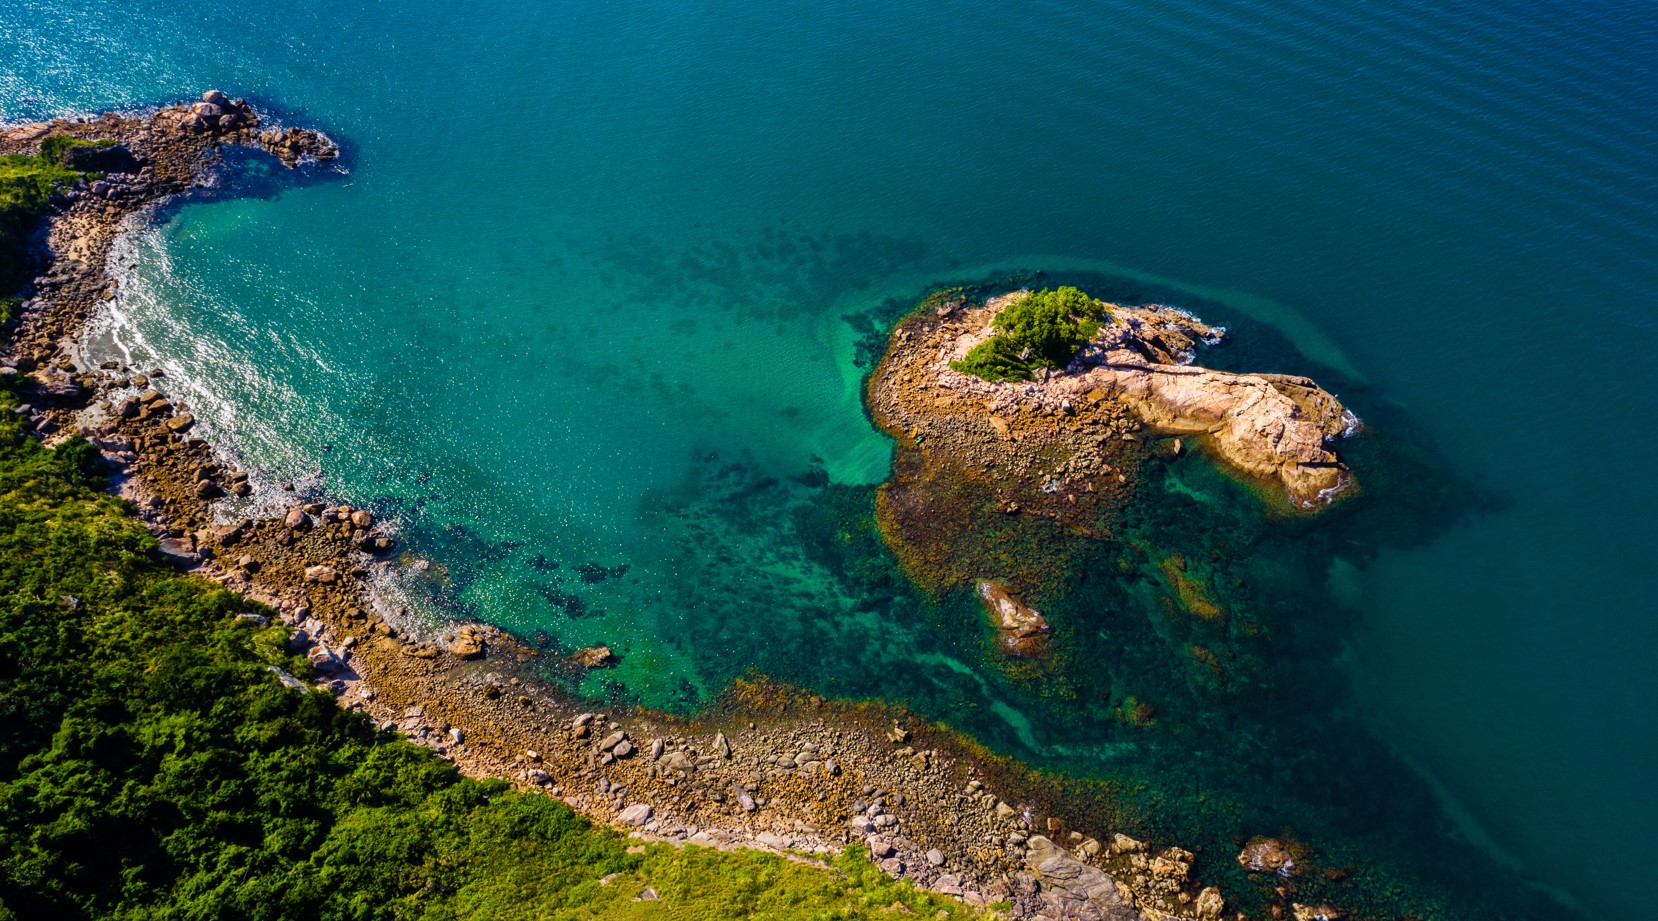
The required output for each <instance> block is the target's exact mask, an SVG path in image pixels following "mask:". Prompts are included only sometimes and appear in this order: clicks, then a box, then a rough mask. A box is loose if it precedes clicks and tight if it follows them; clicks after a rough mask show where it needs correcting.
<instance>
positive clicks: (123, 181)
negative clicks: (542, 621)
mask: <svg viewBox="0 0 1658 921" xmlns="http://www.w3.org/2000/svg"><path fill="white" fill-rule="evenodd" d="M261 127H262V119H261V117H260V115H259V114H258V112H257V111H256V110H255V109H254V108H252V107H251V106H249V105H248V104H247V103H245V102H243V101H241V100H231V99H228V98H226V97H225V95H224V94H222V93H219V92H217V91H210V92H208V93H206V94H204V95H203V97H202V100H201V101H200V102H196V103H192V104H187V105H180V106H170V107H167V108H163V109H161V110H159V111H156V112H151V113H144V114H129V115H120V114H109V115H104V116H102V117H99V118H93V119H84V120H59V121H54V122H50V123H42V124H35V125H24V126H20V127H13V128H9V129H4V130H0V153H33V152H34V151H35V150H37V149H38V146H39V143H40V141H41V139H42V138H44V137H47V136H49V135H52V134H68V135H72V136H75V137H78V138H84V139H87V140H109V141H115V142H117V145H116V147H114V148H105V149H104V151H103V152H102V153H100V154H98V156H99V157H100V158H101V159H100V160H99V161H98V169H99V171H101V172H105V173H106V176H105V178H103V179H100V180H98V181H96V182H93V183H90V184H88V185H85V186H84V187H81V188H77V189H74V190H71V191H69V192H67V193H66V194H65V195H63V196H61V198H60V199H59V200H58V201H56V202H55V203H54V205H53V208H52V211H51V213H50V214H49V216H48V219H47V222H46V227H45V231H44V235H43V237H42V238H41V241H40V243H41V245H40V252H39V256H40V259H41V266H40V273H39V275H38V277H36V278H35V279H34V280H33V282H31V283H30V284H29V285H28V286H27V288H26V289H25V292H24V296H25V299H26V300H25V304H24V309H23V312H22V315H21V316H20V318H19V319H18V320H16V321H14V322H13V324H12V325H11V327H10V328H9V329H8V330H7V331H6V332H7V335H6V339H5V345H4V350H3V357H0V374H3V375H4V376H5V377H8V378H12V379H17V381H18V384H19V389H20V391H21V392H22V393H23V394H24V398H25V399H26V400H27V402H26V403H25V404H24V405H21V406H19V407H18V408H17V409H16V412H18V413H19V414H21V415H24V416H26V417H27V418H28V420H29V422H30V424H31V425H32V427H33V430H34V432H35V433H36V434H37V435H38V436H39V437H41V438H43V439H45V440H47V441H48V442H51V441H55V440H57V439H61V438H63V437H67V435H68V434H70V433H75V432H78V433H81V434H83V435H84V436H85V437H87V438H88V439H89V440H91V441H92V442H93V443H94V444H95V445H97V446H98V448H99V449H100V450H101V451H102V455H103V457H104V459H105V461H106V462H107V464H108V466H109V467H110V470H111V473H112V482H113V483H114V484H116V488H118V489H119V490H120V491H121V493H122V494H124V495H126V496H127V497H129V498H131V499H132V500H133V501H134V502H135V504H136V506H137V512H136V514H137V516H138V517H139V518H140V519H141V520H142V521H143V522H144V523H145V524H146V525H147V526H148V527H149V528H150V529H151V531H152V532H153V533H154V534H155V535H156V536H157V537H158V538H159V539H160V544H161V546H160V553H162V554H164V555H165V556H166V557H168V558H170V559H171V560H172V561H173V562H174V563H175V564H176V565H178V566H179V567H181V568H184V569H187V570H190V571H193V572H195V573H198V574H200V575H201V576H203V577H205V578H209V579H213V580H217V581H218V582H221V583H223V584H224V585H226V586H227V587H229V588H231V589H233V590H235V591H238V592H240V593H243V594H244V595H245V596H246V597H248V598H249V599H251V600H254V601H257V602H261V603H263V604H264V605H266V606H268V607H269V608H270V609H271V610H273V611H274V612H275V613H276V615H277V616H279V617H280V618H281V619H282V620H284V621H285V622H286V623H288V624H289V625H291V626H292V627H293V628H294V632H293V638H292V643H293V645H294V648H295V649H298V650H303V651H304V652H305V654H306V655H307V656H308V657H309V659H310V661H311V662H312V663H313V664H314V665H315V667H316V672H317V677H315V678H309V679H306V680H301V679H300V678H298V677H296V676H293V675H289V674H285V673H283V674H279V675H278V677H279V678H280V679H281V680H282V681H284V682H285V683H288V684H290V685H294V686H297V687H301V688H303V687H305V686H306V685H307V684H308V683H314V684H315V685H316V686H317V687H319V688H322V689H324V690H326V691H328V692H330V693H332V694H334V695H336V696H337V697H338V698H339V700H340V701H341V703H342V704H343V705H344V706H347V707H350V708H352V709H356V710H360V711H364V712H366V713H367V714H369V715H370V716H371V717H372V718H373V719H375V720H377V721H378V722H379V723H380V725H382V726H383V727H385V728H387V729H396V730H397V731H399V732H401V733H403V734H404V735H405V736H406V737H408V738H409V739H411V740H413V741H415V742H417V743H419V744H422V745H426V746H428V747H430V748H432V749H434V750H435V751H436V752H438V753H439V754H441V755H442V756H443V757H446V758H449V759H452V760H453V761H454V762H455V763H456V764H457V765H458V766H459V767H460V768H461V769H462V770H463V771H465V772H466V773H468V774H471V775H474V776H479V777H500V778H504V779H507V780H509V781H511V782H513V783H515V784H517V785H518V786H520V787H521V788H524V789H528V790H537V791H542V792H544V793H546V794H547V795H551V796H556V797H559V798H560V799H562V800H563V801H565V802H567V803H569V804H570V805H571V806H572V807H574V808H575V809H577V810H579V811H580V812H582V813H583V814H585V815H587V816H589V817H590V818H592V819H594V820H596V821H598V822H601V823H607V824H610V825H615V826H619V827H621V828H623V829H626V830H628V831H629V832H631V833H633V834H636V835H639V836H641V837H646V838H652V839H657V840H666V841H674V842H693V843H697V844H706V845H710V846H715V847H739V846H740V847H754V848H761V849H766V850H771V851H775V852H779V853H785V854H788V855H790V856H791V857H793V858H794V859H803V860H812V859H815V858H814V855H820V856H821V855H824V854H826V853H828V852H830V851H832V850H836V849H840V848H846V847H857V848H865V849H867V850H868V852H869V853H870V855H871V857H872V858H873V859H874V860H876V861H877V862H878V863H879V865H880V866H881V867H882V868H883V869H884V870H885V871H886V872H888V873H890V874H892V875H894V876H904V877H908V878H910V879H912V880H914V881H915V882H916V883H917V884H918V885H920V886H923V887H926V888H928V889H932V890H935V891H938V892H942V893H947V894H951V895H956V896H959V897H961V898H963V899H964V900H966V901H967V902H969V903H972V904H976V905H986V904H989V903H992V902H1005V903H1007V904H1009V905H1011V906H1012V907H1011V915H1012V916H1013V917H1017V918H1030V919H1052V921H1059V919H1112V921H1129V919H1170V918H1182V919H1203V921H1213V919H1220V918H1227V919H1244V918H1246V917H1249V916H1247V915H1245V914H1244V913H1242V912H1239V911H1236V910H1235V909H1233V908H1231V907H1229V906H1228V905H1227V900H1226V898H1225V896H1224V894H1223V893H1221V892H1220V891H1219V890H1218V889H1216V888H1214V887H1205V886H1203V885H1201V884H1200V883H1199V882H1198V881H1196V880H1194V879H1193V878H1192V874H1191V867H1192V862H1193V855H1192V854H1191V853H1190V852H1188V851H1185V850H1182V849H1181V848H1179V847H1175V846H1167V845H1164V846H1156V847H1154V846H1149V845H1148V844H1146V843H1143V842H1140V841H1136V840H1133V839H1131V838H1128V837H1126V836H1124V835H1121V834H1112V833H1111V831H1110V830H1109V829H1096V828H1088V827H1084V826H1082V825H1079V824H1078V822H1077V819H1076V817H1075V816H1073V815H1071V814H1069V813H1068V811H1067V808H1066V805H1065V804H1064V803H1063V802H1059V801H1057V800H1056V798H1055V797H1054V796H1053V795H1052V794H1051V793H1049V792H1047V791H1046V790H1044V788H1043V785H1042V784H1041V783H1040V781H1039V780H1038V779H1036V778H1034V777H1033V776H1032V775H1031V774H1029V773H1028V772H1026V771H1024V770H1023V769H1022V768H1020V767H1018V766H1017V765H1013V764H1009V763H1006V762H1003V761H1000V760H998V759H994V758H991V757H989V756H985V755H983V754H982V753H981V752H979V751H978V750H976V749H974V748H973V747H972V746H970V745H969V744H968V743H966V742H965V741H964V740H962V739H960V738H959V737H957V736H955V735H954V734H952V733H950V732H948V731H946V730H944V729H941V728H939V727H936V726H932V725H928V724H925V723H923V722H920V721H917V720H914V719H912V718H911V717H909V716H908V715H907V714H906V713H904V711H902V710H901V709H898V708H891V707H882V706H875V705H857V704H851V703H844V702H834V701H826V700H823V699H821V698H817V697H813V696H810V695H806V694H802V693H799V692H796V691H793V690H790V689H787V688H780V687H773V686H766V685H757V684H748V683H741V684H738V685H737V686H735V687H733V688H732V689H731V690H730V691H729V692H728V693H727V694H726V696H725V698H724V700H723V701H722V704H721V705H720V706H718V707H716V708H714V709H713V710H712V711H711V712H710V713H709V714H708V715H706V716H704V717H699V718H698V719H696V720H694V721H687V720H681V719H677V718H674V717H670V716H666V715H663V714H658V713H652V712H645V711H631V710H630V711H621V710H617V711H611V712H595V711H594V710H592V709H591V707H590V706H589V705H584V704H583V703H582V702H580V701H576V700H572V699H570V698H568V697H567V696H566V695H564V694H563V693H562V692H560V691H558V690H557V689H555V688H553V687H551V686H549V685H547V684H544V683H541V682H538V681H536V680H534V679H533V678H531V677H529V666H532V665H534V664H535V662H536V659H537V656H538V655H540V654H539V653H536V652H535V651H534V650H531V649H530V648H528V647H527V646H525V645H523V644H521V643H519V642H517V641H516V640H515V639H513V638H512V637H510V636H507V635H504V634H502V633H501V632H500V631H498V630H495V629H494V628H491V627H488V626H485V625H480V624H448V625H444V626H437V627H433V626H431V625H421V624H419V623H414V622H411V621H410V620H409V619H408V618H407V617H406V616H405V615H406V612H400V611H398V610H394V609H391V608H389V607H388V606H387V605H386V604H385V602H384V601H383V600H382V599H380V598H378V597H377V596H376V595H375V593H373V592H372V591H371V590H370V588H369V586H370V584H371V582H372V577H373V576H374V575H375V573H376V571H377V570H386V569H389V568H392V567H397V566H404V565H407V564H408V562H409V561H407V560H399V559H397V558H396V556H395V555H396V551H397V547H396V541H395V535H394V534H392V533H390V532H388V531H387V530H386V529H385V528H384V525H383V523H382V522H379V521H377V520H376V519H375V516H374V515H373V513H372V512H370V511H369V510H367V509H364V508H356V507H352V506H350V505H348V504H343V503H333V502H313V503H299V502H297V501H296V502H295V503H294V504H293V505H292V506H291V507H290V508H288V509H286V510H285V511H284V512H282V513H281V514H279V515H277V516H275V517H271V518H262V519H234V520H232V519H227V518H225V517H224V514H225V511H224V503H223V500H224V498H225V497H227V496H242V495H247V494H249V493H250V492H252V490H253V486H252V484H251V483H250V481H249V478H248V476H247V474H246V473H244V472H240V471H238V470H236V469H234V467H233V465H231V464H230V463H228V462H227V461H225V460H224V459H223V457H222V456H221V455H220V454H218V453H216V452H215V450H214V448H213V446H212V445H211V444H209V443H207V442H206V441H205V440H203V439H201V438H199V437H196V436H194V435H193V434H192V430H193V427H194V423H195V420H194V418H193V417H192V415H191V414H190V412H189V411H188V408H187V407H185V406H181V405H177V404H176V403H175V402H174V401H173V400H172V399H170V398H169V397H168V396H167V386H166V383H167V382H166V380H165V378H163V377H161V376H160V375H159V374H158V373H156V372H154V371H150V372H146V371H144V370H143V369H134V368H127V367H121V366H119V364H117V363H105V365H104V366H102V367H99V368H85V367H77V366H76V365H75V363H74V361H73V360H72V359H71V358H70V357H69V356H70V355H71V354H72V346H73V344H74V340H75V339H76V337H77V336H78V335H79V333H80V331H81V330H82V328H83V326H84V324H85V323H86V322H87V321H88V320H89V318H91V317H93V316H94V315H95V314H96V312H97V311H98V310H99V308H100V305H101V304H102V303H103V302H104V301H106V300H108V299H110V298H112V297H113V296H114V285H115V284H116V282H115V280H114V279H113V278H112V277H111V276H110V275H109V274H108V273H107V271H106V268H105V264H106V259H107V257H108V254H109V252H110V247H111V244H112V242H113V241H114V240H115V238H116V236H117V235H118V233H119V232H120V229H121V227H122V225H123V222H125V221H127V220H128V219H130V218H133V217H135V216H142V215H144V214H147V213H149V212H150V211H152V210H153V209H154V207H155V206H156V205H157V204H159V203H161V202H163V201H164V200H166V199H169V198H171V197H173V196H178V195H187V194H189V193H190V191H191V189H192V188H195V187H197V186H198V185H200V184H201V183H202V182H203V179H204V175H205V174H206V171H207V170H208V169H209V167H210V166H211V164H212V162H213V160H214V159H215V157H216V155H217V154H218V152H219V151H220V150H221V148H223V147H226V146H229V145H241V146H246V147H254V148H261V149H263V150H265V151H267V152H269V153H270V154H271V155H273V156H275V157H277V158H278V159H279V160H281V161H282V162H283V163H285V164H287V165H289V166H295V165H297V164H300V163H302V162H304V161H310V160H316V161H323V160H328V159H331V158H332V157H334V156H335V155H336V152H337V148H336V146H335V145H334V144H333V142H331V141H330V140H329V139H328V138H326V137H325V136H323V135H321V134H319V133H317V132H314V131H309V130H306V129H298V128H290V129H287V130H283V131H273V130H261ZM84 168H87V169H92V168H93V166H91V165H88V166H86V167H84ZM985 425H991V423H988V422H987V423H985ZM1018 425H1019V424H1017V423H1016V425H1015V428H1017V427H1018ZM245 616H248V617H253V618H260V617H264V616H266V615H264V614H260V613H257V612H253V611H250V612H249V614H248V615H245ZM1024 626H1028V625H1021V624H1015V628H1021V629H1022V628H1023V627H1024ZM579 658H580V659H581V660H582V661H581V664H582V665H583V666H587V667H603V666H604V664H605V663H606V662H607V661H608V660H609V658H610V655H609V651H608V650H600V649H594V650H584V651H583V653H582V654H579ZM1263 841H1264V842H1267V843H1262V842H1263ZM1251 847H1252V848H1253V850H1252V851H1246V853H1245V854H1240V855H1239V857H1238V859H1239V860H1240V861H1241V862H1242V861H1246V860H1258V861H1260V862H1261V866H1260V867H1258V868H1257V867H1252V866H1250V865H1249V864H1248V863H1245V866H1246V868H1248V869H1251V870H1253V871H1256V872H1260V873H1261V874H1263V878H1270V879H1271V880H1272V881H1273V883H1274V884H1275V885H1276V886H1277V891H1278V893H1279V895H1280V899H1279V901H1278V903H1276V904H1274V905H1272V906H1271V907H1270V915H1271V917H1293V918H1296V919H1298V921H1311V919H1315V918H1335V917H1338V916H1339V912H1337V911H1336V910H1335V909H1332V908H1329V907H1326V906H1309V905H1304V904H1300V903H1298V902H1296V901H1295V881H1294V876H1293V874H1291V873H1288V872H1285V864H1284V862H1283V861H1279V860H1277V856H1278V854H1279V852H1280V851H1283V848H1282V846H1279V845H1277V843H1276V842H1272V841H1271V839H1258V840H1256V841H1253V842H1251ZM1275 847H1277V848H1278V850H1274V848H1275ZM1284 853H1288V852H1287V851H1284ZM1263 855H1264V856H1263ZM1292 866H1293V865H1292Z"/></svg>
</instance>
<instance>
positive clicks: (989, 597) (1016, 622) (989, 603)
mask: <svg viewBox="0 0 1658 921" xmlns="http://www.w3.org/2000/svg"><path fill="white" fill-rule="evenodd" d="M978 590H979V599H980V600H981V601H983V602H984V607H985V611H986V612H987V613H988V614H989V615H990V619H991V622H992V623H994V624H995V625H996V630H997V633H998V636H997V645H998V646H999V647H1000V648H1001V649H1002V651H1003V652H1005V653H1007V654H1008V655H1014V656H1027V657H1028V656H1038V655H1041V654H1042V653H1043V652H1045V651H1047V645H1048V644H1047V639H1048V634H1049V633H1051V632H1053V628H1052V627H1050V626H1049V625H1048V621H1047V619H1046V618H1044V617H1043V616H1042V615H1041V614H1040V613H1038V612H1037V611H1036V610H1035V609H1034V608H1031V607H1029V606H1027V605H1025V604H1022V603H1021V602H1020V601H1019V599H1017V598H1015V597H1013V595H1012V594H1011V593H1010V592H1009V591H1008V588H1007V586H1005V585H1003V584H1002V583H1000V582H992V581H988V580H981V581H980V582H979V584H978Z"/></svg>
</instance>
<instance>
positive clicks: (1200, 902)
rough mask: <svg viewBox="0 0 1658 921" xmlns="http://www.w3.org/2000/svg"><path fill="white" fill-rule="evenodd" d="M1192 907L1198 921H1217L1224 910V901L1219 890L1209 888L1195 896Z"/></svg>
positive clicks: (1212, 887)
mask: <svg viewBox="0 0 1658 921" xmlns="http://www.w3.org/2000/svg"><path fill="white" fill-rule="evenodd" d="M1192 907H1193V909H1194V910H1195V911H1196V913H1197V918H1198V921H1219V918H1220V914H1221V912H1223V911H1225V910H1226V899H1224V898H1222V897H1221V894H1220V890H1219V889H1216V888H1215V887H1214V886H1209V887H1208V888H1206V889H1204V890H1203V891H1202V892H1199V893H1198V894H1197V901H1196V902H1195V903H1194V904H1193V906H1192Z"/></svg>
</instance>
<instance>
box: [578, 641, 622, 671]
mask: <svg viewBox="0 0 1658 921" xmlns="http://www.w3.org/2000/svg"><path fill="white" fill-rule="evenodd" d="M573 658H574V659H575V660H576V664H577V665H580V666H581V667H583V668H603V667H604V666H606V665H609V664H610V663H611V660H612V659H613V658H615V656H614V655H613V654H612V653H611V651H610V647H609V646H588V647H585V648H583V649H579V650H577V651H576V654H575V656H574V657H573Z"/></svg>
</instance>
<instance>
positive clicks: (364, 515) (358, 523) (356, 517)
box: [351, 508, 374, 528]
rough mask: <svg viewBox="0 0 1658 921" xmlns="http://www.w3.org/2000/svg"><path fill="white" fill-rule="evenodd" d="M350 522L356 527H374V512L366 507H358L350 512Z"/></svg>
mask: <svg viewBox="0 0 1658 921" xmlns="http://www.w3.org/2000/svg"><path fill="white" fill-rule="evenodd" d="M351 524H352V525H353V526H354V527H358V528H372V527H374V513H373V512H370V511H369V510H368V509H366V508H360V509H358V510H356V511H355V512H352V513H351Z"/></svg>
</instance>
